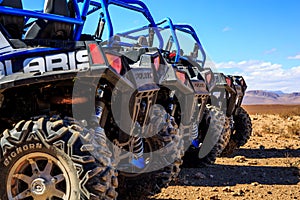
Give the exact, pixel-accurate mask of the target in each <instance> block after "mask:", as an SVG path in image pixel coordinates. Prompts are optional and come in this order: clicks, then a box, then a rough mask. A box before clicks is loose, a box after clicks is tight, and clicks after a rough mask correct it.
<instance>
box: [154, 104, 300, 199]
mask: <svg viewBox="0 0 300 200" xmlns="http://www.w3.org/2000/svg"><path fill="white" fill-rule="evenodd" d="M276 108H277V109H274V110H276V111H275V112H274V111H273V112H274V113H270V112H269V113H268V114H266V112H264V113H262V112H260V111H261V110H263V109H261V108H258V107H247V108H246V109H247V110H248V111H249V113H251V118H252V123H253V135H252V137H251V139H250V140H249V142H248V143H247V144H246V145H245V146H243V147H242V148H241V149H240V150H238V151H237V152H236V153H234V155H232V156H231V157H229V158H218V159H217V161H216V164H215V165H212V166H207V167H202V168H186V169H182V172H181V173H180V176H179V178H178V180H177V181H176V182H175V183H172V185H171V186H169V187H168V188H167V189H163V190H162V192H161V193H159V194H157V195H155V196H152V197H150V199H156V200H164V199H169V200H176V199H193V200H197V199H198V200H200V199H203V200H206V199H209V200H217V199H237V200H239V199H270V200H271V199H272V200H273V199H280V200H288V199H299V200H300V112H299V113H298V112H297V111H299V107H297V108H296V111H295V107H290V109H291V110H287V109H286V108H285V107H284V108H281V109H280V108H278V106H277V107H276ZM297 109H298V110H297Z"/></svg>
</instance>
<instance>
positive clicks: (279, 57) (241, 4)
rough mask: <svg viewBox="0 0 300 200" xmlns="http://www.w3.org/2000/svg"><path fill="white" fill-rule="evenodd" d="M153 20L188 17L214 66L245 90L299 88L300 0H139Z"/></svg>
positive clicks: (288, 90)
mask: <svg viewBox="0 0 300 200" xmlns="http://www.w3.org/2000/svg"><path fill="white" fill-rule="evenodd" d="M144 2H145V3H146V4H147V5H148V7H149V9H150V11H151V13H152V15H153V16H154V18H155V19H156V20H159V19H161V18H163V17H165V16H168V17H170V18H171V19H172V20H173V21H175V22H176V23H189V24H191V25H192V26H193V27H194V28H195V29H196V31H197V33H198V36H199V38H200V40H201V42H202V44H203V46H204V48H205V49H206V52H207V54H208V55H209V57H210V58H211V59H212V60H213V61H214V62H215V64H216V66H217V67H218V70H219V71H220V72H225V73H228V74H229V73H231V74H242V75H243V76H245V78H246V81H247V83H248V89H249V90H255V89H263V90H282V91H284V92H296V91H297V92H299V91H300V12H299V10H300V1H298V0H285V1H283V0H185V1H179V0H172V1H171V0H163V1H157V0H144Z"/></svg>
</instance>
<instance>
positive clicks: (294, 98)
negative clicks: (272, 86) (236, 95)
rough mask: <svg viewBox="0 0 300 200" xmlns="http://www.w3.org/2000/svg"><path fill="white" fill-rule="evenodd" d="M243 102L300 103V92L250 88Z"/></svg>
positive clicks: (245, 103)
mask: <svg viewBox="0 0 300 200" xmlns="http://www.w3.org/2000/svg"><path fill="white" fill-rule="evenodd" d="M243 104H244V105H254V104H256V105H257V104H300V92H294V93H289V94H287V93H283V92H281V91H264V90H250V91H248V92H246V95H245V97H244V100H243Z"/></svg>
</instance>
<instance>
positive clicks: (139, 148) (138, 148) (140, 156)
mask: <svg viewBox="0 0 300 200" xmlns="http://www.w3.org/2000/svg"><path fill="white" fill-rule="evenodd" d="M141 130H142V129H141V127H140V125H139V123H138V122H136V127H135V130H134V135H133V136H132V137H131V142H130V144H131V145H130V147H129V149H130V150H131V152H132V153H133V158H132V160H131V163H132V164H133V165H134V166H136V167H138V168H140V169H142V168H144V167H145V160H144V143H143V139H142V138H141V137H140V136H139V135H140V134H141Z"/></svg>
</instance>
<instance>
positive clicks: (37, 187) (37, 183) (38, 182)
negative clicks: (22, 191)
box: [31, 178, 46, 195]
mask: <svg viewBox="0 0 300 200" xmlns="http://www.w3.org/2000/svg"><path fill="white" fill-rule="evenodd" d="M45 182H46V180H44V179H42V178H37V179H35V180H33V181H32V183H31V192H32V193H33V194H35V195H43V194H45V192H46V184H45Z"/></svg>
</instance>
